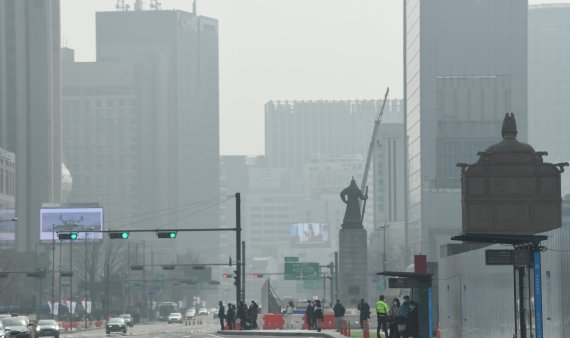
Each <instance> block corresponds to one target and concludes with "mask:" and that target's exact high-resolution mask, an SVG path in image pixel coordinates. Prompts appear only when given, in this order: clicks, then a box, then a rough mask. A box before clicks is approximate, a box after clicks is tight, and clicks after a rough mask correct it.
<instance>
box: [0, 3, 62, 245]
mask: <svg viewBox="0 0 570 338" xmlns="http://www.w3.org/2000/svg"><path fill="white" fill-rule="evenodd" d="M59 46H60V24H59V1H58V0H45V1H33V0H7V1H2V2H0V74H2V76H0V147H2V148H3V149H4V150H7V151H10V152H13V153H14V154H15V157H16V158H17V161H16V170H15V171H16V173H17V174H16V193H15V196H16V197H15V198H16V216H17V218H18V220H19V221H18V226H17V227H16V246H17V249H18V251H20V252H33V251H34V250H35V249H36V246H37V243H38V240H39V230H38V229H39V217H38V215H39V211H40V206H41V204H42V203H57V202H59V201H60V197H61V168H62V165H61V106H60V105H61V89H60V54H59V50H60V49H59Z"/></svg>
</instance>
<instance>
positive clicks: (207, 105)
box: [96, 10, 220, 257]
mask: <svg viewBox="0 0 570 338" xmlns="http://www.w3.org/2000/svg"><path fill="white" fill-rule="evenodd" d="M96 24H97V29H96V30H97V62H110V61H122V62H133V63H135V64H136V66H137V67H148V68H147V69H149V74H150V76H153V77H154V79H153V80H155V83H156V86H153V87H152V88H151V90H152V93H153V94H155V95H156V97H155V98H154V99H155V100H156V101H154V102H153V104H154V106H153V110H154V111H153V113H154V114H153V115H152V116H148V117H150V119H146V120H141V121H139V122H140V123H142V124H144V125H143V126H142V130H143V131H147V130H148V131H149V132H148V133H146V134H145V137H144V138H142V141H143V142H141V144H140V145H139V146H140V147H142V152H144V153H145V156H147V157H148V159H149V160H148V161H146V163H145V165H143V166H142V167H140V168H138V169H137V170H138V174H139V175H140V176H141V179H142V181H144V182H145V183H144V184H143V186H142V187H141V188H142V189H141V191H140V192H139V193H140V194H141V195H142V196H143V197H142V198H141V204H140V207H141V208H142V210H145V211H151V210H166V209H169V210H171V211H170V212H169V213H168V214H167V215H165V216H164V217H162V218H160V219H155V221H154V222H153V227H154V228H156V227H167V226H169V227H175V228H177V227H180V228H190V227H196V226H198V225H199V226H201V227H213V226H219V210H218V208H215V207H212V208H206V209H204V210H202V211H201V212H197V211H196V207H194V208H190V207H189V206H191V205H194V206H195V205H196V204H197V203H198V204H200V203H204V201H205V200H212V199H216V198H218V197H219V158H220V156H219V69H218V24H217V21H216V20H215V19H212V18H208V17H204V16H198V15H195V14H194V13H188V12H184V11H179V10H173V11H171V10H169V11H166V10H152V11H143V10H135V11H117V12H99V13H97V15H96ZM202 208H203V205H202ZM191 209H192V210H191ZM184 237H186V238H187V239H188V238H192V240H180V241H176V243H175V244H174V245H177V246H178V248H179V251H180V250H189V249H192V250H194V251H196V252H198V251H199V252H200V254H201V255H202V256H205V257H207V256H211V255H213V256H217V254H218V248H217V246H215V245H212V244H211V243H215V242H216V241H217V235H215V234H214V233H193V234H192V235H191V236H190V235H189V234H181V238H184Z"/></svg>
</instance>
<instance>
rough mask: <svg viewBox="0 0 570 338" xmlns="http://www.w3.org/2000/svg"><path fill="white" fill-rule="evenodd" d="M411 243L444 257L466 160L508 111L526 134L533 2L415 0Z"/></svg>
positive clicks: (409, 119) (488, 140) (457, 218)
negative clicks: (440, 248) (442, 246)
mask: <svg viewBox="0 0 570 338" xmlns="http://www.w3.org/2000/svg"><path fill="white" fill-rule="evenodd" d="M404 6H405V7H404V27H405V28H404V29H405V32H404V45H405V46H406V48H405V51H404V76H405V88H404V95H405V105H406V133H407V140H408V145H407V168H408V169H407V170H408V182H407V190H408V194H407V198H408V203H407V213H408V214H407V218H408V221H407V231H406V237H407V244H408V250H409V252H410V253H419V252H423V253H425V254H428V260H436V259H437V256H436V255H435V252H436V251H435V248H436V246H437V242H438V241H440V240H449V237H450V234H453V233H457V232H459V231H460V229H461V204H460V201H461V198H460V180H459V175H460V170H458V169H457V168H456V167H455V165H456V164H457V163H458V162H467V163H472V162H474V161H475V160H476V159H477V158H476V156H477V152H478V151H482V150H484V149H486V147H487V146H488V145H490V144H493V143H495V142H496V141H497V131H498V130H500V128H501V122H502V119H503V117H504V115H505V113H507V112H514V113H515V115H516V118H517V122H518V128H519V136H518V138H519V139H521V140H523V141H525V140H526V139H527V104H526V93H527V6H528V4H527V1H520V0H505V1H493V0H433V1H420V0H406V1H405V2H404Z"/></svg>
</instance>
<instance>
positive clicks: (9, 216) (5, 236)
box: [0, 209, 16, 242]
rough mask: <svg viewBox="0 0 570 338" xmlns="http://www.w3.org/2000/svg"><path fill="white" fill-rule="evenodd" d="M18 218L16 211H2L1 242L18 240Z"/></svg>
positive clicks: (0, 220) (0, 222)
mask: <svg viewBox="0 0 570 338" xmlns="http://www.w3.org/2000/svg"><path fill="white" fill-rule="evenodd" d="M15 217H16V211H15V210H14V209H0V241H2V242H13V241H15V240H16V221H14V220H13V219H14V218H15Z"/></svg>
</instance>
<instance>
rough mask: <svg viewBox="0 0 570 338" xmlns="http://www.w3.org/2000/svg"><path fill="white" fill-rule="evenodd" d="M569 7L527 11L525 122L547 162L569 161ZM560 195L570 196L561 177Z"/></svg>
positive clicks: (566, 179) (569, 187) (568, 182)
mask: <svg viewBox="0 0 570 338" xmlns="http://www.w3.org/2000/svg"><path fill="white" fill-rule="evenodd" d="M569 58H570V5H569V4H550V5H535V6H530V7H529V12H528V121H529V124H528V126H529V129H528V132H529V142H531V143H532V144H533V145H534V146H535V147H536V149H538V150H545V149H547V150H548V154H549V155H548V157H546V159H547V160H548V161H550V162H554V163H556V162H568V161H570V149H568V147H567V145H568V144H569V143H570V135H569V134H568V131H567V126H568V125H570V116H568V114H567V110H568V107H569V106H570V97H569V96H568V94H567V93H568V91H569V90H570V81H569V80H568V74H570V64H569V63H568V62H567V60H568V59H569ZM562 193H563V194H568V193H570V178H569V177H568V176H567V175H562Z"/></svg>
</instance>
